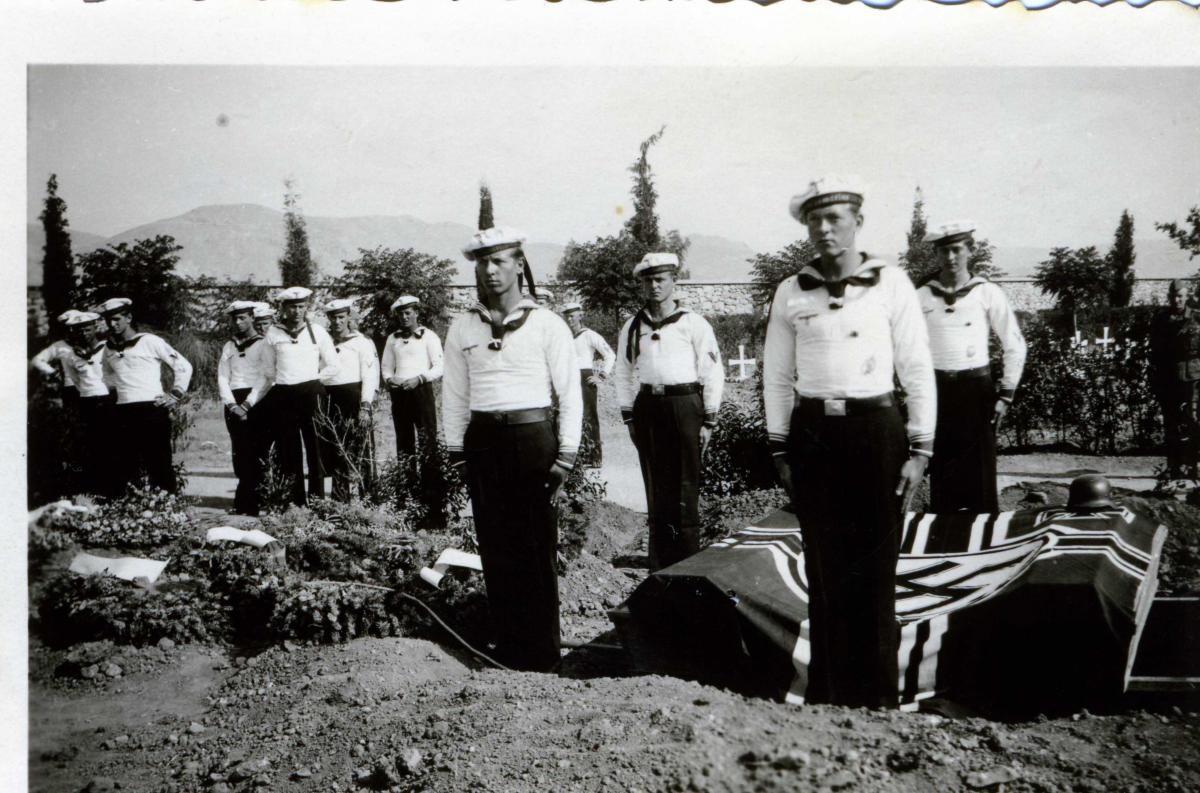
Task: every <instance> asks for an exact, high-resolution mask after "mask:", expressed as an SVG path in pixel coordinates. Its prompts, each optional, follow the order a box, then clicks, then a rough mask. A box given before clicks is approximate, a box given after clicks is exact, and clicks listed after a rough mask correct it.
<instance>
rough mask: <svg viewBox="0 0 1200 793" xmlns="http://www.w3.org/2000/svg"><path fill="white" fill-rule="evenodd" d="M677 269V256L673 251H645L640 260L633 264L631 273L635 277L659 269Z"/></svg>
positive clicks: (655, 271)
mask: <svg viewBox="0 0 1200 793" xmlns="http://www.w3.org/2000/svg"><path fill="white" fill-rule="evenodd" d="M666 269H671V270H678V269H679V257H678V256H676V255H675V254H673V253H647V254H646V255H645V256H643V257H642V260H641V261H640V262H638V263H637V264H635V265H634V266H633V275H634V277H637V276H639V275H642V274H644V273H657V272H658V271H659V270H666Z"/></svg>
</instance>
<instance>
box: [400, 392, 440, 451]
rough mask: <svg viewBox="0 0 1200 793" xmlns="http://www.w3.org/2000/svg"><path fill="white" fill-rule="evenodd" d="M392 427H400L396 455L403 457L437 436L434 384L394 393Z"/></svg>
mask: <svg viewBox="0 0 1200 793" xmlns="http://www.w3.org/2000/svg"><path fill="white" fill-rule="evenodd" d="M390 393H391V398H392V424H393V425H395V427H396V456H397V457H403V456H404V455H406V454H413V453H415V452H416V450H417V439H418V438H420V439H421V441H422V443H426V442H428V441H429V439H432V438H436V437H437V405H436V404H435V403H434V399H433V383H422V384H421V385H419V386H417V387H416V388H414V389H411V390H409V391H405V390H404V389H402V388H393V389H392V390H391V392H390Z"/></svg>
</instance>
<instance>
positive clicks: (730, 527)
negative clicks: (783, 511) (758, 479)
mask: <svg viewBox="0 0 1200 793" xmlns="http://www.w3.org/2000/svg"><path fill="white" fill-rule="evenodd" d="M787 503H788V497H787V493H785V492H784V490H783V488H780V487H771V488H764V489H761V490H743V491H741V492H738V493H730V494H727V495H722V496H713V497H709V498H706V499H705V500H704V517H703V518H702V519H701V523H700V547H701V548H707V547H708V546H709V545H712V544H713V543H714V542H716V541H717V540H720V539H724V538H725V537H728V536H730V535H731V534H736V533H737V532H739V531H741V530H742V529H744V528H746V527H747V526H749V525H750V524H751V523H753V522H754V521H756V520H759V519H760V518H763V517H764V516H766V515H768V514H770V513H771V512H772V511H774V510H776V509H779V508H780V507H783V506H786V505H787Z"/></svg>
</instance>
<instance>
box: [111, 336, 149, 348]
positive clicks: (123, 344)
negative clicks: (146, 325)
mask: <svg viewBox="0 0 1200 793" xmlns="http://www.w3.org/2000/svg"><path fill="white" fill-rule="evenodd" d="M144 335H146V334H144V333H138V334H136V335H135V336H134V337H133V338H131V339H109V340H108V342H107V344H108V348H109V349H110V350H112V351H113V352H120V353H123V352H125V351H126V350H128V349H129V348H130V347H132V346H133V345H135V344H137V343H138V339H140V338H142V336H144Z"/></svg>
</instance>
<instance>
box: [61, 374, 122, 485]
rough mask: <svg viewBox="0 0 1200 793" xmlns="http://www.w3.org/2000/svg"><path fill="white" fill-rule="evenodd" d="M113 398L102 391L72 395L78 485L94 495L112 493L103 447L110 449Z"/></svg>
mask: <svg viewBox="0 0 1200 793" xmlns="http://www.w3.org/2000/svg"><path fill="white" fill-rule="evenodd" d="M71 390H72V391H74V389H71ZM115 401H116V400H115V398H114V397H113V395H112V394H106V395H105V396H94V397H82V396H76V397H75V399H74V402H73V408H74V411H75V416H76V420H77V422H78V424H77V430H78V435H77V437H78V438H79V443H78V444H77V448H76V452H77V453H78V454H79V469H80V471H82V473H83V481H82V482H81V483H80V484H81V485H82V486H83V488H84V491H85V492H88V493H95V494H96V495H109V496H111V495H116V493H114V484H113V479H114V476H113V470H112V466H111V465H110V464H109V463H108V461H107V459H106V454H105V450H107V449H111V448H113V447H112V446H111V445H110V442H109V440H110V437H111V435H110V433H111V428H112V421H113V419H112V409H113V405H114V403H115ZM64 402H65V400H64Z"/></svg>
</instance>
